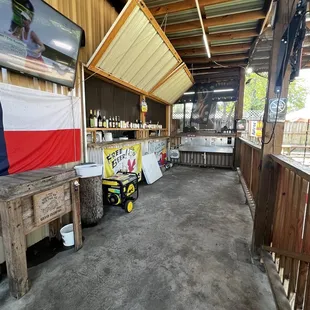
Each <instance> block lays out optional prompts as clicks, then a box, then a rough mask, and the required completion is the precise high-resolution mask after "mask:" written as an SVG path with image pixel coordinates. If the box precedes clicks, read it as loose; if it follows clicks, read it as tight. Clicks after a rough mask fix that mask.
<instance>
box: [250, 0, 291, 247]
mask: <svg viewBox="0 0 310 310" xmlns="http://www.w3.org/2000/svg"><path fill="white" fill-rule="evenodd" d="M295 4H297V1H296V0H279V1H278V8H277V18H276V21H275V25H274V29H273V46H272V52H271V57H270V64H269V75H268V91H267V99H266V105H265V113H264V128H263V137H262V140H263V141H264V143H263V145H262V152H261V173H260V178H259V191H258V198H257V205H256V210H255V217H254V229H253V250H254V252H256V253H258V252H260V249H261V246H262V245H263V244H264V242H265V238H267V239H268V238H269V237H268V235H269V234H270V233H269V231H270V229H271V227H269V226H268V227H267V226H266V225H270V224H271V223H272V218H270V216H272V215H273V210H271V208H274V205H272V204H271V203H270V201H269V200H268V199H270V197H268V193H270V190H271V189H270V186H272V185H274V184H272V182H271V175H270V172H271V171H272V170H273V165H274V164H273V161H272V159H271V158H270V156H269V155H270V154H281V150H282V142H283V131H284V123H279V122H268V111H269V104H268V102H269V99H274V98H277V97H278V96H279V95H278V94H276V93H275V86H276V81H277V78H278V70H277V68H278V57H279V53H280V49H281V42H282V37H283V34H284V32H285V30H286V29H287V26H288V24H289V23H290V21H291V17H292V16H293V14H292V13H293V12H288V8H293V11H294V12H295V9H296V5H295ZM290 10H291V9H290ZM288 13H289V14H288ZM290 15H291V16H290ZM289 71H290V70H288V69H287V68H284V74H283V81H282V83H283V86H282V91H281V98H286V97H287V95H288V86H289V76H290V75H289ZM267 239H266V241H267Z"/></svg>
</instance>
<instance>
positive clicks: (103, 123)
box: [102, 115, 108, 128]
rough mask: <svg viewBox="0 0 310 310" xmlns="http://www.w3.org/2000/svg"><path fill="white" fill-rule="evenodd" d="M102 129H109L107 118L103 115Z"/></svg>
mask: <svg viewBox="0 0 310 310" xmlns="http://www.w3.org/2000/svg"><path fill="white" fill-rule="evenodd" d="M102 127H103V128H107V127H108V126H107V120H106V118H105V115H103V121H102Z"/></svg>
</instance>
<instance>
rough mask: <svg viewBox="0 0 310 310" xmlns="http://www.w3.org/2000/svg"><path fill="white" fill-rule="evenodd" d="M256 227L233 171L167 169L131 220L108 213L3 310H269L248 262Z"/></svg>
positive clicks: (261, 278) (259, 274) (0, 288)
mask: <svg viewBox="0 0 310 310" xmlns="http://www.w3.org/2000/svg"><path fill="white" fill-rule="evenodd" d="M252 226H253V221H252V218H251V214H250V210H249V207H248V206H247V205H246V204H245V198H244V193H243V191H242V188H241V186H240V184H239V181H238V178H237V174H236V172H234V171H228V170H214V169H202V168H190V167H180V166H179V167H174V168H172V169H171V170H170V171H168V172H166V173H165V175H164V177H163V178H162V179H161V180H159V181H158V182H156V183H155V184H153V185H151V186H142V187H141V193H140V198H139V199H138V201H137V202H136V207H135V210H134V212H133V213H131V214H125V213H124V211H123V210H122V209H120V208H108V209H107V210H106V215H105V217H104V218H103V221H102V222H101V223H100V224H99V225H98V226H96V227H93V228H89V229H85V230H83V235H84V236H85V242H84V247H83V248H82V249H81V250H80V251H79V252H77V253H74V252H73V250H69V251H66V252H62V253H60V254H58V255H56V256H55V257H54V258H52V259H50V260H49V261H47V262H45V263H43V264H41V265H38V266H37V267H34V268H31V269H30V270H29V276H30V280H31V281H32V288H31V290H30V292H29V293H28V294H26V295H25V296H24V297H23V298H22V299H20V300H18V301H17V300H15V299H13V298H12V297H9V292H8V283H7V281H6V280H5V281H3V282H2V283H0V307H1V309H3V310H13V309H14V310H18V309H29V310H32V309H46V310H47V309H98V310H99V309H105V310H107V309H109V310H112V309H113V310H114V309H122V310H124V309H126V310H127V309H128V310H129V309H135V310H140V309H141V310H142V309H147V310H151V309H154V310H155V309H156V310H159V309H160V310H173V309H178V310H181V309H184V310H186V309H191V310H194V309H216V310H221V309H223V310H224V309H238V310H243V309H244V310H250V309H253V310H260V309H261V310H265V309H269V310H273V309H276V308H275V305H274V301H273V296H272V293H271V289H270V285H269V282H268V279H267V275H266V274H265V273H264V272H263V271H262V270H261V269H262V268H259V266H257V265H256V264H254V263H253V261H252V258H251V255H250V250H249V249H250V242H251V235H252Z"/></svg>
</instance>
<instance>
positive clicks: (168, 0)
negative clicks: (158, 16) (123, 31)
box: [144, 0, 183, 8]
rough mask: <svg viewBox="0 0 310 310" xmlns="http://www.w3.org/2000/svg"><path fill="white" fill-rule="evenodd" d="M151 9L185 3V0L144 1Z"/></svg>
mask: <svg viewBox="0 0 310 310" xmlns="http://www.w3.org/2000/svg"><path fill="white" fill-rule="evenodd" d="M144 2H145V3H146V4H147V6H148V7H149V8H152V7H154V6H161V5H167V4H170V3H176V2H183V0H145V1H144Z"/></svg>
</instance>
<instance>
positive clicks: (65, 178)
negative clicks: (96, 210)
mask: <svg viewBox="0 0 310 310" xmlns="http://www.w3.org/2000/svg"><path fill="white" fill-rule="evenodd" d="M71 211H72V217H73V227H74V242H75V249H76V250H79V249H80V248H81V247H82V229H81V216H80V193H79V183H78V177H77V176H76V174H75V171H74V170H68V169H62V168H46V169H41V170H35V171H29V172H23V173H19V174H15V175H10V176H4V177H0V215H1V217H0V218H1V220H0V235H1V236H2V237H3V242H4V250H5V257H6V265H7V272H8V278H9V285H10V291H11V294H12V295H13V296H14V297H16V298H20V297H22V296H23V295H25V294H26V293H27V292H28V290H29V288H30V287H29V281H28V272H27V261H26V235H27V234H28V233H30V232H32V231H34V230H36V229H37V228H39V227H41V226H43V225H45V224H47V223H52V225H55V224H57V219H59V218H60V217H62V216H63V215H64V214H66V213H68V212H71ZM56 226H57V225H56ZM59 228H60V225H58V229H59Z"/></svg>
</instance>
